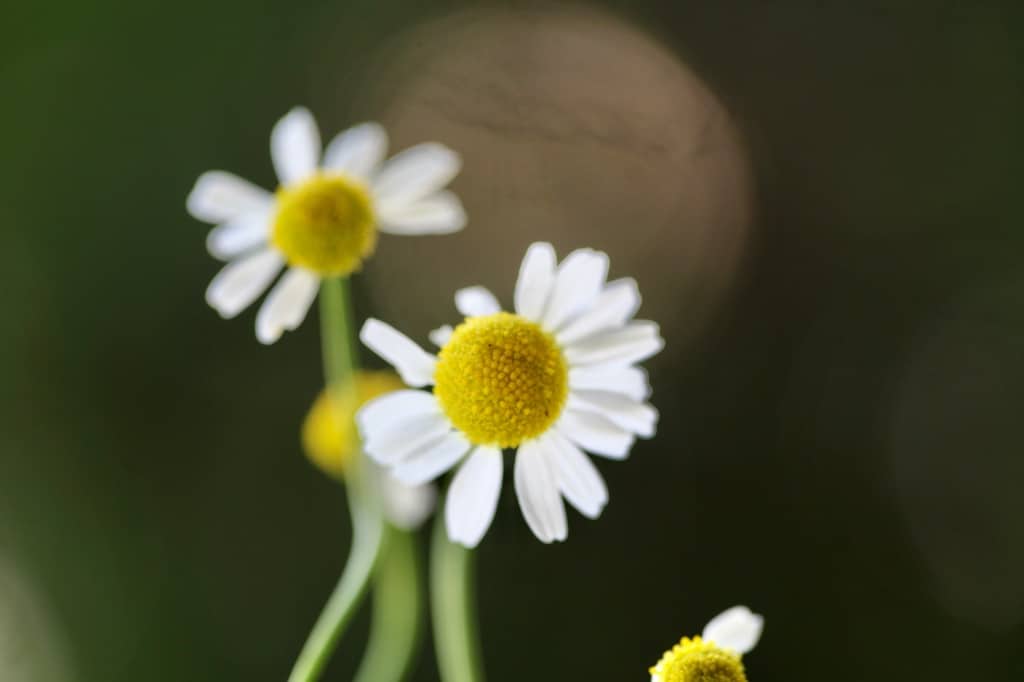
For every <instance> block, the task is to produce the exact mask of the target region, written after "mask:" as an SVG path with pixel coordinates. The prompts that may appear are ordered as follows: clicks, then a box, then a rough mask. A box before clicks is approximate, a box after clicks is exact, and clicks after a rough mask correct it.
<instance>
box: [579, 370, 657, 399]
mask: <svg viewBox="0 0 1024 682" xmlns="http://www.w3.org/2000/svg"><path fill="white" fill-rule="evenodd" d="M569 388H571V389H574V390H588V389H590V390H598V391H611V392H612V393H618V394H620V395H624V396H626V397H627V398H630V399H632V400H646V399H647V398H649V397H650V395H651V384H650V382H649V381H648V380H647V372H645V371H644V370H643V368H641V367H633V366H630V365H625V366H624V365H588V366H586V367H573V368H572V369H570V370H569Z"/></svg>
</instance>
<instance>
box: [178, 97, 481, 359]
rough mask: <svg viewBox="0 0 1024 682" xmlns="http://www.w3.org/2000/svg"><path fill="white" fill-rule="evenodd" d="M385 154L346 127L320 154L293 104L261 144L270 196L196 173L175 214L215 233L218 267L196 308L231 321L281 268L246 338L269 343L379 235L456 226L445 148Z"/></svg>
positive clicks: (306, 117)
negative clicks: (275, 183)
mask: <svg viewBox="0 0 1024 682" xmlns="http://www.w3.org/2000/svg"><path fill="white" fill-rule="evenodd" d="M321 152H322V153H321ZM386 152H387V135H386V134H385V132H384V129H383V128H382V127H381V126H380V125H378V124H376V123H363V124H361V125H358V126H355V127H353V128H350V129H348V130H346V131H345V132H343V133H341V134H339V135H338V136H337V137H335V138H334V139H333V140H332V141H331V142H330V143H329V144H328V145H327V148H326V150H322V149H321V143H320V132H319V130H318V129H317V125H316V122H315V121H314V120H313V116H312V114H310V113H309V111H308V110H306V109H304V108H302V107H297V108H295V109H292V110H291V111H290V112H289V113H288V114H287V115H285V116H284V117H283V118H282V119H281V120H280V121H278V123H277V124H276V125H275V126H274V129H273V131H272V132H271V136H270V155H271V160H272V161H273V164H274V169H275V171H276V172H277V177H278V180H279V182H280V186H279V188H278V190H277V192H276V193H270V192H268V191H266V190H264V189H261V188H259V187H257V186H255V185H253V184H251V183H249V182H248V181H246V180H243V179H241V178H239V177H237V176H235V175H232V174H230V173H226V172H224V171H209V172H207V173H203V174H202V175H201V176H200V177H199V179H198V180H197V181H196V184H195V187H194V188H193V189H192V192H191V193H190V194H189V196H188V200H187V202H186V206H187V208H188V211H189V213H191V214H192V215H193V216H194V217H196V218H198V219H199V220H202V221H205V222H208V223H212V224H215V225H216V226H217V227H215V228H214V229H213V230H211V231H210V234H209V236H208V237H207V240H206V245H207V249H208V250H209V252H210V254H211V255H213V256H214V257H215V258H218V259H221V260H225V261H228V264H227V265H226V266H225V267H224V268H223V269H222V270H221V271H220V272H219V273H217V275H216V276H215V277H214V278H213V281H212V282H210V286H209V287H208V288H207V290H206V301H207V303H209V304H210V306H212V307H213V308H214V309H215V310H216V311H217V312H218V313H220V315H221V316H222V317H224V318H232V317H234V316H235V315H237V314H238V313H240V312H241V311H242V310H244V309H245V308H247V307H248V306H249V305H250V304H251V303H252V302H253V301H255V300H256V298H258V297H259V296H260V294H262V293H263V292H264V291H266V289H267V288H268V287H269V286H270V284H271V282H273V280H274V278H275V277H277V275H278V273H279V272H280V271H281V270H282V269H284V268H285V267H286V266H287V271H286V272H285V274H284V276H283V277H282V278H281V280H280V281H279V282H278V283H277V285H276V286H274V288H273V289H272V290H271V292H270V294H269V295H268V296H267V298H266V300H265V301H264V302H263V305H262V306H260V310H259V313H258V314H257V317H256V337H257V338H258V339H259V340H260V341H261V342H263V343H273V342H274V341H276V340H277V339H278V338H280V336H281V334H282V333H283V332H284V331H285V330H291V329H295V328H296V327H298V326H299V324H301V323H302V320H303V319H305V317H306V312H307V311H308V310H309V306H310V305H311V304H312V302H313V299H314V298H315V297H316V292H317V289H318V287H319V284H320V280H321V278H324V277H337V276H344V275H348V274H349V273H351V272H353V271H354V270H357V269H359V267H360V266H361V265H362V262H363V260H364V259H365V258H367V257H368V256H369V255H370V254H371V253H372V252H373V250H374V247H375V246H376V243H377V233H378V231H379V232H386V233H389V234H401V235H418V234H445V233H450V232H456V231H458V230H461V229H462V228H463V227H464V226H465V224H466V215H465V212H464V210H463V208H462V204H461V202H460V201H459V199H458V197H456V196H455V195H454V194H452V193H451V192H448V191H445V190H444V189H443V188H444V187H445V185H447V184H448V183H449V182H450V181H451V180H452V178H454V177H455V175H456V174H457V173H458V172H459V168H460V165H461V161H460V159H459V156H458V155H457V154H456V153H455V152H453V151H452V150H451V149H448V148H447V147H445V146H444V145H441V144H438V143H434V142H427V143H424V144H419V145H416V146H415V147H411V148H409V149H407V150H405V151H404V152H402V153H400V154H398V155H397V156H395V157H394V158H392V159H390V160H388V161H387V162H384V157H385V154H386Z"/></svg>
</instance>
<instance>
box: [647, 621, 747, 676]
mask: <svg viewBox="0 0 1024 682" xmlns="http://www.w3.org/2000/svg"><path fill="white" fill-rule="evenodd" d="M763 628H764V618H762V617H761V616H759V615H757V614H756V613H751V612H750V609H748V608H747V607H746V606H734V607H732V608H731V609H729V610H728V611H725V612H723V613H720V614H718V615H717V616H715V617H714V618H712V619H711V622H710V623H708V624H707V625H706V626H705V627H704V632H703V634H702V635H701V636H700V637H694V638H693V639H690V638H688V637H683V639H682V640H680V642H679V644H676V645H675V646H674V647H672V648H671V649H669V650H668V651H666V652H665V655H664V656H662V657H661V660H660V661H658V663H657V665H655V666H654V667H653V668H651V669H650V673H651V682H747V675H746V672H745V671H744V670H743V662H742V661H741V660H740V657H741V656H742V655H743V654H745V653H747V652H748V651H750V650H751V649H753V648H754V646H755V645H756V644H757V640H758V639H760V638H761V630H762V629H763Z"/></svg>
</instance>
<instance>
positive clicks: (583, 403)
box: [568, 390, 658, 438]
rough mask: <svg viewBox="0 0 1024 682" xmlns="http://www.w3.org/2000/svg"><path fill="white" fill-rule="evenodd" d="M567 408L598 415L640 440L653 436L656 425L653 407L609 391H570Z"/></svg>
mask: <svg viewBox="0 0 1024 682" xmlns="http://www.w3.org/2000/svg"><path fill="white" fill-rule="evenodd" d="M568 406H569V407H571V408H573V409H576V410H581V411H583V412H593V413H594V414H597V415H600V416H602V417H604V418H605V419H607V420H608V421H610V422H612V423H613V424H617V425H618V426H621V427H622V428H624V429H626V430H627V431H630V432H632V433H635V434H636V435H638V436H640V437H641V438H651V437H652V436H654V430H655V427H656V426H657V424H658V411H657V410H656V409H654V407H653V406H651V405H649V404H647V403H644V402H639V401H636V400H630V399H629V398H627V397H625V396H623V395H620V394H618V393H612V392H610V391H600V390H598V391H593V390H585V391H579V390H577V391H572V392H570V393H569V402H568Z"/></svg>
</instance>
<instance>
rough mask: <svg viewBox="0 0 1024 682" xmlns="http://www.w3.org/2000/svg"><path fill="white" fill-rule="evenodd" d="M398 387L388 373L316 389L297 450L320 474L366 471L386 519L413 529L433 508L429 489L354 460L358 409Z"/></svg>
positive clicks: (400, 385) (358, 451)
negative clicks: (354, 469) (358, 468)
mask: <svg viewBox="0 0 1024 682" xmlns="http://www.w3.org/2000/svg"><path fill="white" fill-rule="evenodd" d="M403 387H404V384H403V383H402V382H401V381H400V380H399V378H398V377H397V376H395V375H394V374H393V373H391V372H358V373H357V374H356V375H355V379H354V381H353V382H352V383H351V384H350V385H348V386H346V387H344V388H342V389H340V390H337V391H333V392H332V391H328V390H324V391H321V392H320V395H319V396H317V398H316V400H315V401H314V403H313V406H312V407H311V408H310V409H309V413H308V414H307V415H306V419H305V420H304V421H303V423H302V449H303V450H304V451H305V453H306V456H307V457H308V458H309V460H310V461H311V462H313V464H315V465H316V466H317V467H318V468H319V469H320V470H321V471H323V472H324V473H326V474H328V475H330V476H332V477H333V478H336V479H339V480H341V479H343V478H344V477H345V475H346V473H347V472H349V471H351V469H352V467H353V466H366V467H369V468H370V470H369V478H370V484H371V485H372V486H373V488H374V490H375V491H376V493H377V494H378V495H379V496H380V501H381V506H382V508H383V511H384V515H385V516H386V517H387V519H388V521H390V522H391V523H392V524H393V525H395V526H397V527H399V528H402V529H404V530H413V529H415V528H418V527H419V526H420V525H422V524H423V522H424V521H425V520H426V519H427V517H429V516H430V513H431V512H432V511H433V510H434V502H435V500H436V497H437V493H436V491H435V490H434V486H432V485H406V484H405V483H402V482H401V481H398V480H396V479H395V477H394V476H392V475H391V474H390V473H389V472H387V471H385V470H384V469H382V468H381V467H380V466H378V465H377V464H376V463H374V462H373V461H371V460H369V459H366V458H363V459H362V460H359V459H358V458H360V457H361V454H362V452H361V449H360V447H359V439H358V435H357V433H356V427H355V421H354V418H355V413H356V410H357V409H358V408H359V407H360V406H361V405H363V404H364V403H366V402H367V401H369V400H372V399H373V398H376V397H378V396H380V395H384V394H386V393H389V392H391V391H394V390H396V389H400V388H403Z"/></svg>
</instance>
